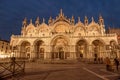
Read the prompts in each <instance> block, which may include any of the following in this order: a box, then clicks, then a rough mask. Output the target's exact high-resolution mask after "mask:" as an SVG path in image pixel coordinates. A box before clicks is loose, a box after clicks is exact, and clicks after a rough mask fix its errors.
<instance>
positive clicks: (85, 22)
mask: <svg viewBox="0 0 120 80" xmlns="http://www.w3.org/2000/svg"><path fill="white" fill-rule="evenodd" d="M84 24H85V25H88V18H87V16H85V19H84Z"/></svg>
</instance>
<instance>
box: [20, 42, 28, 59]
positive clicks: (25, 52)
mask: <svg viewBox="0 0 120 80" xmlns="http://www.w3.org/2000/svg"><path fill="white" fill-rule="evenodd" d="M20 56H21V57H22V58H30V43H29V42H27V41H24V42H22V43H21V54H20Z"/></svg>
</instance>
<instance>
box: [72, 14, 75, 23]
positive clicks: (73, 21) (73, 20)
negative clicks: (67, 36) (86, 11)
mask: <svg viewBox="0 0 120 80" xmlns="http://www.w3.org/2000/svg"><path fill="white" fill-rule="evenodd" d="M74 23H75V19H74V16H72V18H71V24H74Z"/></svg>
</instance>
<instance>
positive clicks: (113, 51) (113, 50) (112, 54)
mask: <svg viewBox="0 0 120 80" xmlns="http://www.w3.org/2000/svg"><path fill="white" fill-rule="evenodd" d="M116 45H117V44H116V42H115V41H114V40H112V41H110V58H113V59H114V58H117V49H116Z"/></svg>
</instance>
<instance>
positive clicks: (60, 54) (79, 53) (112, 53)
mask: <svg viewBox="0 0 120 80" xmlns="http://www.w3.org/2000/svg"><path fill="white" fill-rule="evenodd" d="M115 45H117V44H116V42H115V41H110V42H109V44H107V45H106V43H105V42H104V41H103V40H99V39H95V40H93V41H91V42H88V41H87V40H85V39H81V40H78V41H77V42H76V43H75V45H70V40H69V38H66V37H64V36H57V37H55V38H54V39H52V40H51V43H50V45H49V46H46V45H45V42H44V41H43V40H35V41H34V42H33V44H31V43H30V42H29V41H22V42H21V43H20V45H19V46H18V47H16V48H15V50H14V51H16V53H15V55H17V56H16V57H19V58H35V59H45V56H46V54H49V58H50V59H62V60H63V59H69V58H72V57H71V55H73V54H75V58H77V59H81V58H98V57H103V58H105V57H116V56H118V54H117V52H116V51H117V50H116V47H115ZM71 46H73V47H72V48H75V50H74V51H72V52H74V53H72V52H71V50H73V49H72V48H71ZM107 46H108V48H109V49H106V48H107ZM47 47H50V48H47ZM46 48H47V49H50V50H47V49H46ZM46 52H48V53H46ZM47 56H48V55H47Z"/></svg>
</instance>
